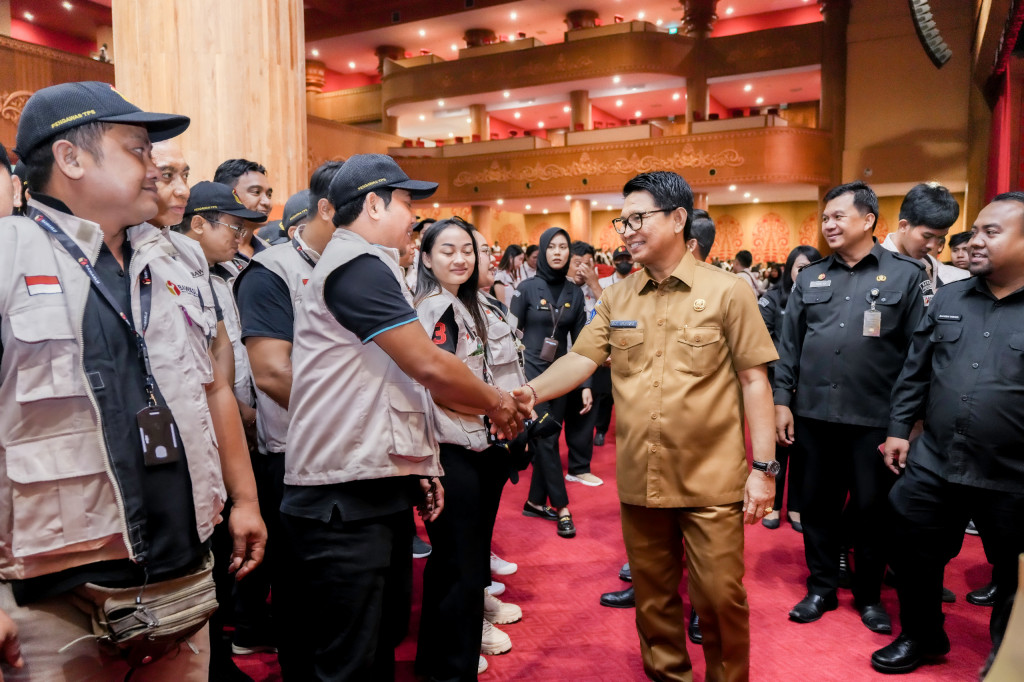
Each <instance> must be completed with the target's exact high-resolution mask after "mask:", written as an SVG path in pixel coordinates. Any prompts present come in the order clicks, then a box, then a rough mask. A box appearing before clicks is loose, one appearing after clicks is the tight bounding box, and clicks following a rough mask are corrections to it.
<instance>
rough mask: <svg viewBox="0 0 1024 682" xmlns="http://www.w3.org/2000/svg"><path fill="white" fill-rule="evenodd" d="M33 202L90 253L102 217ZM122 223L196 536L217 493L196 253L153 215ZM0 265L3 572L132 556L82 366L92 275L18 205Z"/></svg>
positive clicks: (7, 223)
mask: <svg viewBox="0 0 1024 682" xmlns="http://www.w3.org/2000/svg"><path fill="white" fill-rule="evenodd" d="M31 205H33V206H35V207H36V208H38V209H40V210H41V211H43V212H45V213H46V214H47V215H48V216H49V217H50V218H51V219H52V220H53V221H54V222H55V223H56V224H57V225H58V226H59V227H60V228H61V229H63V230H64V231H65V232H66V233H67V234H68V235H69V236H70V237H71V238H72V239H73V240H74V241H75V242H77V244H78V245H79V246H80V247H81V248H82V251H83V252H85V254H86V255H87V256H89V257H90V258H92V259H95V258H96V257H97V255H98V254H99V250H100V244H101V242H102V233H101V231H100V229H99V226H98V225H96V224H95V223H92V222H89V221H85V220H81V219H78V218H75V217H73V216H69V215H65V214H61V213H59V212H57V211H55V210H52V209H49V208H47V207H45V206H42V205H40V204H36V203H35V202H32V204H31ZM128 236H129V239H130V240H131V243H132V246H133V249H134V255H133V257H132V262H131V267H130V269H129V273H128V274H129V277H131V281H132V292H131V299H132V314H133V316H134V319H136V320H141V312H140V304H139V276H140V273H141V272H142V270H143V268H144V267H145V266H146V265H148V266H149V268H150V273H151V276H152V280H153V284H152V293H153V299H152V313H151V322H150V324H149V330H148V331H147V333H146V340H147V345H148V346H149V352H150V359H151V362H152V367H153V374H154V376H155V377H156V380H157V383H158V385H159V386H160V390H161V392H162V394H163V396H164V398H165V399H166V400H167V403H168V405H169V407H170V408H171V411H172V412H173V413H174V417H175V420H176V421H177V423H178V424H179V425H180V427H181V428H180V432H181V438H182V442H183V445H184V446H185V451H186V453H187V459H188V467H189V475H190V477H191V480H192V497H193V503H194V506H195V514H196V523H197V528H196V530H197V532H198V534H199V537H200V539H202V540H205V539H206V538H208V537H209V536H210V534H211V533H212V532H213V527H214V525H215V524H216V523H217V520H218V518H219V513H220V511H221V509H222V507H223V505H224V500H225V491H224V485H223V482H222V479H221V469H220V459H219V456H218V452H217V444H216V439H215V437H214V431H213V424H212V419H211V416H210V411H209V407H208V405H207V402H206V392H205V389H204V384H206V383H209V382H210V381H212V378H213V368H212V365H211V362H210V359H209V355H208V353H207V347H208V339H209V337H210V336H211V335H212V333H213V332H214V330H215V328H216V313H215V310H214V307H213V305H214V304H213V292H212V290H211V289H210V286H209V282H208V273H207V270H206V263H205V261H204V260H203V259H202V255H201V253H200V254H199V256H198V257H197V256H196V250H194V249H187V248H178V247H176V246H175V242H173V241H172V238H171V237H169V236H168V235H167V234H166V233H165V232H164V231H161V230H160V229H159V228H156V227H153V226H152V225H149V224H146V223H143V224H142V225H137V226H135V227H132V228H130V229H129V230H128ZM0 273H3V274H2V276H0V341H2V343H3V349H4V351H3V359H2V362H0V459H2V460H3V466H2V467H0V577H2V578H3V579H21V578H29V577H33V576H38V575H44V574H49V573H54V572H57V571H61V570H64V569H67V568H71V567H74V566H80V565H84V564H89V563H93V562H96V561H102V560H108V559H123V558H125V557H128V558H132V552H131V549H130V546H131V545H130V542H129V540H128V538H127V525H126V521H125V518H124V512H123V502H122V499H121V495H120V490H119V486H118V485H117V483H116V481H115V479H114V473H113V469H112V467H111V464H110V459H109V455H108V453H107V451H106V444H105V440H104V437H103V431H102V427H101V425H100V415H99V408H98V406H97V403H96V400H95V397H94V396H93V394H92V389H91V387H90V384H89V382H88V381H87V378H86V376H85V370H84V367H83V365H82V349H81V348H82V342H83V339H82V317H83V314H84V311H85V305H86V301H87V298H88V293H89V287H90V283H89V279H88V277H87V276H86V274H85V272H84V271H83V270H82V269H81V267H80V266H79V265H78V263H77V262H75V260H74V259H72V258H71V257H70V256H69V255H68V254H67V253H66V252H65V251H64V249H63V248H62V247H60V245H59V244H58V243H57V242H56V240H54V239H53V238H51V237H50V235H48V234H47V233H45V232H44V231H43V230H42V229H41V228H40V227H39V226H38V225H36V224H35V223H34V222H33V221H31V220H28V219H27V218H20V217H19V218H5V219H3V220H0ZM39 277H42V278H44V279H43V280H40V279H38V278H39ZM53 278H56V281H57V283H53ZM30 282H31V283H34V284H33V286H29V283H30ZM39 282H44V285H43V286H39V285H38V284H35V283H39Z"/></svg>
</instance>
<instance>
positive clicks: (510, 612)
mask: <svg viewBox="0 0 1024 682" xmlns="http://www.w3.org/2000/svg"><path fill="white" fill-rule="evenodd" d="M484 618H485V619H486V620H489V621H490V622H492V623H495V624H497V625H508V624H509V623H516V622H518V621H520V620H522V619H523V610H522V609H521V608H519V607H518V606H516V605H515V604H506V603H505V602H503V601H501V600H500V599H498V598H497V597H495V596H493V595H491V594H488V592H487V590H484Z"/></svg>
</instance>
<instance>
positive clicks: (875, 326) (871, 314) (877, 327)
mask: <svg viewBox="0 0 1024 682" xmlns="http://www.w3.org/2000/svg"><path fill="white" fill-rule="evenodd" d="M878 293H879V292H878V289H872V290H871V291H870V292H869V294H868V296H869V297H870V298H871V309H870V310H865V311H864V329H863V334H864V336H875V337H878V336H881V335H882V313H881V311H879V310H876V309H875V301H876V300H878Z"/></svg>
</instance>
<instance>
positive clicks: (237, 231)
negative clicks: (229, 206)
mask: <svg viewBox="0 0 1024 682" xmlns="http://www.w3.org/2000/svg"><path fill="white" fill-rule="evenodd" d="M210 222H211V223H217V224H218V225H223V226H224V227H226V228H228V229H230V230H231V231H232V232H234V233H235V236H236V237H244V236H245V235H246V234H248V232H249V229H248V228H245V227H238V226H237V225H229V224H227V223H222V222H221V221H219V220H211V221H210Z"/></svg>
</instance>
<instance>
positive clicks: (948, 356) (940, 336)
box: [928, 322, 1024, 369]
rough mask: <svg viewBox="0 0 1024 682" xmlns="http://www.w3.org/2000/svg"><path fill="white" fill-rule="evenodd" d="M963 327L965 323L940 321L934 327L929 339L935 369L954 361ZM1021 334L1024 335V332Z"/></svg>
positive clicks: (944, 366)
mask: <svg viewBox="0 0 1024 682" xmlns="http://www.w3.org/2000/svg"><path fill="white" fill-rule="evenodd" d="M963 328H964V327H963V324H957V323H950V322H939V323H937V324H936V325H935V328H934V329H932V333H931V335H930V336H929V337H928V340H929V341H931V342H932V366H933V367H934V368H935V369H945V368H946V367H948V366H949V363H950V362H952V360H953V357H954V356H955V355H956V352H957V349H958V348H959V345H958V344H957V341H959V340H960V335H961V334H962V333H963ZM1020 336H1022V337H1024V334H1021V335H1020Z"/></svg>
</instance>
